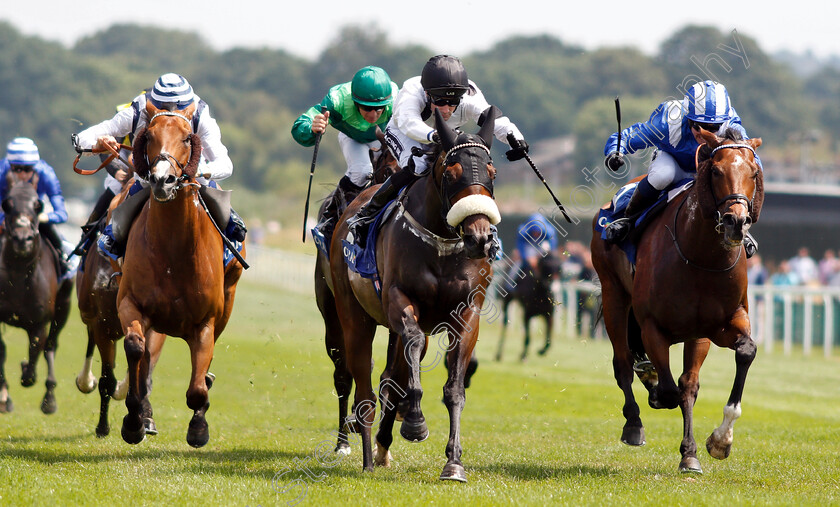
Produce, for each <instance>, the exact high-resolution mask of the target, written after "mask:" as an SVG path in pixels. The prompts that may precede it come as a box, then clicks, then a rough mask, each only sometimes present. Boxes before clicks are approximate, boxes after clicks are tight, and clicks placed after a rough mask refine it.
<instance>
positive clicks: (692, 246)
mask: <svg viewBox="0 0 840 507" xmlns="http://www.w3.org/2000/svg"><path fill="white" fill-rule="evenodd" d="M701 135H702V137H703V139H704V141H705V146H704V147H702V148H701V149H700V150H699V152H698V165H697V175H696V179H695V183H694V186H693V187H692V188H691V189H689V190H688V191H687V192H686V193H685V194H683V195H680V196H678V197H677V198H675V199H674V200H673V201H672V202H670V203H668V205H667V207H666V208H665V209H664V210H663V211H662V213H661V214H659V215H657V216H656V217H655V218H653V219H652V220H651V222H650V223H649V224H648V225H647V226H646V228H645V229H644V230H643V231H642V232H641V237H640V238H639V240H638V249H637V263H636V266H635V270H634V267H633V266H631V265H630V263H629V261H628V260H627V257H626V256H625V254H624V253H623V252H622V250H621V249H620V248H619V247H618V246H615V245H607V244H606V243H605V242H604V241H603V240H602V239H601V236H600V233H598V232H594V233H593V236H592V242H591V250H592V261H593V263H594V266H595V269H596V271H597V272H598V275H599V277H600V280H601V285H602V304H603V317H604V325H605V327H606V330H607V334H608V335H609V337H610V341H611V342H612V346H613V368H614V371H615V379H616V381H617V383H618V386H619V387H620V388H621V390H622V391H623V392H624V408H623V413H624V417H625V418H626V423H625V425H624V429H623V430H622V435H621V441H622V442H624V443H626V444H629V445H644V443H645V434H644V427H643V426H642V421H641V419H640V417H639V406H638V405H637V404H636V401H635V399H634V397H633V391H632V388H631V383H632V382H633V374H634V357H635V358H640V357H644V354H645V353H647V355H648V356H649V358H650V362H651V363H652V366H653V368H654V369H655V371H643V370H644V369H642V368H639V371H637V374H638V375H639V377H640V379H641V380H642V382H643V384H644V385H645V387H646V388H647V389H648V391H649V396H648V403H649V405H650V406H651V407H652V408H676V407H677V406H679V407H680V409H681V411H682V415H683V439H682V442H681V444H680V453H681V455H682V459H681V461H680V464H679V469H680V471H683V472H697V473H702V469H701V467H700V461H699V460H698V459H697V444H696V442H695V440H694V427H693V424H694V423H693V415H692V411H693V407H694V402H695V400H696V399H697V392H698V390H699V387H700V381H699V371H700V367H701V365H702V364H703V361H704V359H705V358H706V354H707V353H708V351H709V347H710V343H714V344H715V345H717V346H719V347H727V348H730V349H733V350H734V351H735V365H736V369H735V379H734V383H733V386H732V390H731V393H730V395H729V399H728V401H727V403H726V406H725V407H724V409H723V422H722V423H721V425H720V426H719V427H718V428H716V429H715V430H714V431H713V432H712V434H711V435H710V436H709V438H708V439H707V441H706V449H707V450H708V452H709V454H710V455H711V456H712V457H714V458H717V459H723V458H726V457H727V456H728V455H729V453H730V450H731V448H732V434H733V427H734V423H735V420H736V419H737V418H738V417H739V416H740V415H741V396H742V393H743V389H744V383H745V380H746V377H747V371H748V369H749V367H750V364H751V363H752V361H753V359H754V358H755V354H756V345H755V343H754V342H753V340H752V337H751V336H750V319H749V313H748V312H749V307H748V304H747V261H746V254H745V253H744V247H743V244H742V242H743V239H744V234H745V233H746V231H747V230H748V229H749V227H750V226H751V224H753V223H755V222H757V221H758V218H759V214H760V212H761V206H762V204H763V201H764V190H763V189H764V186H763V175H762V171H761V168H760V166H759V165H758V163H757V159H756V154H755V149H756V148H758V147H759V146H760V145H761V139H746V140H745V139H740V136H739V135H738V134H737V133H736V132H734V131H732V130H730V131H728V132H727V133H726V135H725V137H724V138H720V137H717V136H716V135H715V134H712V133H710V132H706V131H702V134H701ZM596 220H597V217H596ZM634 272H635V274H634ZM680 342H683V343H684V359H683V365H684V366H683V373H682V375H681V376H680V378H679V386H677V384H675V382H674V379H673V376H672V374H671V370H670V366H669V362H668V350H669V347H670V346H671V345H673V344H675V343H680Z"/></svg>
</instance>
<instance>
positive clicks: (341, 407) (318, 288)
mask: <svg viewBox="0 0 840 507" xmlns="http://www.w3.org/2000/svg"><path fill="white" fill-rule="evenodd" d="M371 157H372V160H371V162H372V163H373V184H375V185H377V184H380V183H382V182H384V181H385V179H386V178H388V176H390V175H391V174H393V173H394V172H396V171H398V170H399V168H400V166H399V164H398V163H397V160H396V159H395V158H394V156H393V155H392V154H391V152H390V151H388V149H387V147H386V146H385V144H384V143H382V148H381V150H380V153H379V156H378V157H375V158H374V152H373V151H371ZM336 193H341V191H340V190H339V189H338V188H336V189H335V190H334V191H333V193H331V194H330V195H329V196H327V199H325V200H324V202H323V203H322V204H321V209H320V210H319V212H318V219H319V220H320V219H321V218H322V217H323V215H324V209H325V208H326V206H327V201H328V200H329V199H333V198H335V194H336ZM355 197H356V196H355V195H353V196H348V195H340V196H339V198H340V199H341V201H340V205H339V215H340V214H341V212H343V211H344V210H345V209H346V208H347V206H348V205H349V203H350V202H352V201H353V199H355ZM315 301H316V302H317V303H318V310H319V311H320V312H321V317H322V318H323V319H324V345H325V346H326V349H327V355H328V356H329V358H330V360H331V361H332V362H333V367H334V371H333V385H334V386H335V393H336V396H337V397H338V440H337V442H336V445H335V452H338V453H341V454H349V453H350V445H349V443H348V440H347V430H346V428H345V420H346V419H347V402H348V400H349V399H350V391H351V390H352V388H353V377H352V375H350V372H349V371H348V370H347V363H346V359H345V356H344V335H343V333H342V331H341V321H340V320H339V319H338V314H337V313H336V310H335V297H334V296H333V293H332V277H331V276H330V261H329V259H328V258H327V256H326V255H324V253H323V252H321V251H320V250H318V256H317V258H316V260H315Z"/></svg>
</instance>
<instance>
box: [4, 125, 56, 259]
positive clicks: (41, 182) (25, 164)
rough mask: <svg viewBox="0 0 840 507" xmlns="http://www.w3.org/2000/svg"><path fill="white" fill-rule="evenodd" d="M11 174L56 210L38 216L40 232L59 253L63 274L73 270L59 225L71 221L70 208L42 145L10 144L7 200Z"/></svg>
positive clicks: (6, 168) (16, 141)
mask: <svg viewBox="0 0 840 507" xmlns="http://www.w3.org/2000/svg"><path fill="white" fill-rule="evenodd" d="M9 173H11V177H12V178H16V179H19V180H22V181H28V182H31V183H33V184H34V185H35V190H36V191H37V192H38V197H40V198H41V200H42V201H45V200H49V202H50V205H51V206H52V211H46V210H44V211H42V212H41V214H40V215H39V216H38V222H39V223H38V231H39V232H40V233H41V234H42V235H43V236H44V237H45V238H46V239H47V240H48V241H49V242H50V244H52V246H53V247H55V250H56V252H57V253H58V256H59V259H60V264H61V271H62V272H61V273H59V275H64V274H66V273H67V272H68V271H69V264H68V261H67V255H66V253H65V252H64V249H63V240H62V237H61V234H59V232H58V230H57V229H56V228H55V224H62V223H64V222H66V221H67V209H66V208H65V207H64V196H63V195H62V194H61V183H59V181H58V177H57V176H56V175H55V171H54V170H53V168H52V167H50V165H49V164H47V163H46V162H44V161H43V160H41V156H40V154H39V152H38V146H37V145H36V144H35V142H34V141H33V140H32V139H29V138H28V137H16V138H14V139H12V141H11V142H9V144H8V145H6V158H4V159H2V160H0V198H2V199H5V198H6V195H7V194H8V190H9ZM4 218H5V213H3V211H2V210H0V224H2V223H3V220H4Z"/></svg>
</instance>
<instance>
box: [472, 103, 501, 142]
mask: <svg viewBox="0 0 840 507" xmlns="http://www.w3.org/2000/svg"><path fill="white" fill-rule="evenodd" d="M500 116H502V110H501V109H499V108H498V107H496V106H490V107H488V108H487V109H485V110H484V111H483V112H482V113H481V116H479V117H478V122H476V123H478V126H479V127H480V129H479V131H478V137H480V138H481V139H482V140H483V141H484V144H486V145H487V147H488V148H489V147H490V146H491V145H492V144H493V130H494V129H495V127H496V118H498V117H500Z"/></svg>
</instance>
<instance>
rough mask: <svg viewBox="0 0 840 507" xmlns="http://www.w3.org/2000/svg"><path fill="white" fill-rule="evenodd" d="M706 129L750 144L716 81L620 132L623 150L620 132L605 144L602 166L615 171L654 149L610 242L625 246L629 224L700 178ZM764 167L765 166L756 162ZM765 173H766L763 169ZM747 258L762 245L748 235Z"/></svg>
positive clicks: (610, 228)
mask: <svg viewBox="0 0 840 507" xmlns="http://www.w3.org/2000/svg"><path fill="white" fill-rule="evenodd" d="M699 128H702V129H704V130H708V131H710V132H713V133H714V134H716V135H718V136H723V134H724V133H725V132H726V130H727V129H730V128H731V129H734V130H736V131H738V132H739V133H740V134H741V137H743V138H744V139H748V138H749V136H747V132H746V130H744V127H743V126H742V125H741V118H740V117H739V116H738V113H737V112H736V111H735V108H733V107H732V104H731V102H730V100H729V93H728V92H727V91H726V87H725V86H724V85H723V84H721V83H718V82H716V81H703V82H700V83H696V84H695V85H694V86H692V87H691V88H690V89H689V90H688V92H687V93H686V95H685V97H684V98H683V99H682V100H681V101H679V100H670V101H666V102H663V103H662V104H660V105H659V107H657V108H656V110H654V111H653V113H652V114H651V115H650V119H649V120H648V121H646V122H644V123H635V124H633V125H631V126H630V127H628V128H626V129H624V130H623V131H622V132H621V145H620V146H619V145H618V143H619V141H618V139H619V134H618V132H616V133H614V134H613V135H611V136H610V138H609V139H608V140H607V144H606V146H605V147H604V155H606V157H607V158H606V160H605V161H604V164H605V165H606V166H607V167H608V168H609V169H610V170H612V171H617V170H618V169H619V168H620V167H621V166H622V165H624V159H623V155H624V154H625V153H635V152H636V151H638V150H643V149H645V148H651V147H652V148H656V152H655V153H654V155H653V159H652V160H651V162H650V166H649V168H648V173H647V176H645V177H644V178H642V180H641V181H639V184H638V185H637V186H636V189H635V191H634V192H633V195H632V197H631V198H630V202H629V204H628V205H627V208H626V209H625V211H624V215H625V217H624V218H619V219H618V220H614V221H613V222H612V223H611V224H610V225H609V226H608V227H607V234H606V236H607V241H608V242H611V243H617V242H619V241H622V240H623V239H624V238H625V237H626V236H627V233H628V232H629V229H630V219H629V218H627V217H632V216H634V215H637V214H639V213H641V212H643V211H644V210H646V209H647V208H648V207H649V206H650V205H652V204H653V203H654V202H655V201H656V200H657V199H658V198H659V195H660V193H661V191H663V190H666V189H668V188H669V187H670V186H671V185H672V184H674V183H676V182H678V181H680V180H683V179H686V178H694V176H695V173H696V172H697V166H696V160H695V156H696V153H697V148H698V147H699V146H700V144H702V143H703V141H702V138H701V137H700V136H699V134H698V133H696V129H699ZM756 162H757V163H758V165H759V167H761V160H759V159H758V156H756ZM762 170H763V169H762ZM744 247H745V249H746V252H747V256H748V257H751V256H752V255H753V254H754V253H755V251H756V250H757V249H758V243H757V242H756V241H755V238H753V237H752V236H751V235H750V234H749V233H747V234H746V237H745V238H744Z"/></svg>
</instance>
